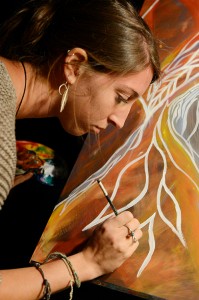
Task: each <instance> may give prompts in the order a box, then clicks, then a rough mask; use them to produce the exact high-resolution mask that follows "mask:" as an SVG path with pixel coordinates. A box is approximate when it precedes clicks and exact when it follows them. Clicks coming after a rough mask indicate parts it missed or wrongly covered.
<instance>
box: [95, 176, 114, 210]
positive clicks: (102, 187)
mask: <svg viewBox="0 0 199 300" xmlns="http://www.w3.org/2000/svg"><path fill="white" fill-rule="evenodd" d="M97 183H98V184H99V186H100V188H101V189H102V191H103V193H104V195H105V197H106V199H107V200H108V203H109V204H110V207H111V208H112V210H113V212H114V214H115V215H116V216H117V215H118V212H117V210H116V208H115V206H114V205H113V203H112V201H111V198H110V197H109V195H108V193H107V191H106V189H105V187H104V186H103V184H102V182H101V181H100V180H99V179H98V180H97Z"/></svg>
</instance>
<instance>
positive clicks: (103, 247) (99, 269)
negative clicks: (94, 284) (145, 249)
mask: <svg viewBox="0 0 199 300" xmlns="http://www.w3.org/2000/svg"><path fill="white" fill-rule="evenodd" d="M139 225H140V223H139V221H138V220H137V219H135V218H134V217H133V215H132V213H131V212H129V211H125V212H122V213H121V214H119V215H118V216H116V217H114V218H112V219H109V220H106V221H105V222H104V223H103V224H102V225H101V226H100V227H98V228H97V229H96V230H95V231H94V233H93V235H92V237H91V238H90V240H89V242H88V244H87V245H86V247H85V249H84V250H83V256H84V258H85V259H86V261H87V266H92V268H94V269H93V272H94V273H93V276H94V277H98V276H101V275H103V274H106V273H110V272H113V271H114V270H115V269H117V268H118V267H120V266H121V265H122V264H123V263H124V261H125V260H126V259H127V258H129V257H130V256H131V255H132V254H133V252H134V251H135V250H136V248H137V247H138V245H139V242H138V240H139V239H140V238H141V237H142V231H141V230H140V229H139ZM131 234H133V236H134V237H133V236H132V235H131Z"/></svg>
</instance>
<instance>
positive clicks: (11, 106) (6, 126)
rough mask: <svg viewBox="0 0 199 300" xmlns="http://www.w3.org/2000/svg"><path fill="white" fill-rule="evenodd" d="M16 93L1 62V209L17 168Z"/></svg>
mask: <svg viewBox="0 0 199 300" xmlns="http://www.w3.org/2000/svg"><path fill="white" fill-rule="evenodd" d="M15 114H16V93H15V89H14V87H13V84H12V81H11V79H10V77H9V75H8V72H7V70H6V68H5V66H4V64H3V63H2V62H0V209H1V207H2V205H3V203H4V201H5V200H6V198H7V196H8V194H9V191H10V189H11V187H12V185H13V180H14V176H15V169H16V139H15Z"/></svg>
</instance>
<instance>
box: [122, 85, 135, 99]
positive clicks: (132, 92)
mask: <svg viewBox="0 0 199 300" xmlns="http://www.w3.org/2000/svg"><path fill="white" fill-rule="evenodd" d="M119 90H120V92H123V93H128V94H130V96H129V97H128V99H129V100H130V99H134V98H138V97H139V94H138V92H136V91H135V90H134V89H132V88H130V87H127V86H121V87H120V88H119Z"/></svg>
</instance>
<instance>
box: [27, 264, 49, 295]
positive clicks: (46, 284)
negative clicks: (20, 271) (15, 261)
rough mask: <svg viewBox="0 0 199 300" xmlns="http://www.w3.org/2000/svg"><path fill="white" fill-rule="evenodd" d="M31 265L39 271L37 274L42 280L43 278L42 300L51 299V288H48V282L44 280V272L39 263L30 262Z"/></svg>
mask: <svg viewBox="0 0 199 300" xmlns="http://www.w3.org/2000/svg"><path fill="white" fill-rule="evenodd" d="M31 263H32V265H33V266H34V267H35V268H36V269H37V270H38V271H39V273H40V274H41V276H42V278H43V286H44V292H43V297H42V299H43V300H49V299H50V297H51V288H50V283H49V282H48V280H47V279H46V278H45V275H44V272H43V270H42V268H41V264H40V263H39V262H35V261H33V262H31Z"/></svg>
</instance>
